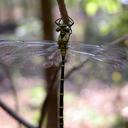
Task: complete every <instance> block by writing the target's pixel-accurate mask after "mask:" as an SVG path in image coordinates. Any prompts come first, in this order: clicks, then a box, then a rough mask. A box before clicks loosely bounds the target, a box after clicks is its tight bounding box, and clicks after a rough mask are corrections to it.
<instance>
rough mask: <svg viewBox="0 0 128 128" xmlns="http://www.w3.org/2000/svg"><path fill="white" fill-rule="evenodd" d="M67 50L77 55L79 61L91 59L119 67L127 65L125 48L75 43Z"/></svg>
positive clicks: (127, 58)
mask: <svg viewBox="0 0 128 128" xmlns="http://www.w3.org/2000/svg"><path fill="white" fill-rule="evenodd" d="M69 49H70V51H71V52H72V53H77V54H78V55H79V58H80V59H81V60H85V59H91V60H93V61H102V62H105V63H108V64H112V65H113V66H114V65H116V66H121V67H123V66H125V65H127V63H128V55H127V53H128V52H127V48H124V47H119V46H116V45H108V46H107V45H106V46H99V45H90V44H82V43H79V42H75V43H72V44H70V45H69Z"/></svg>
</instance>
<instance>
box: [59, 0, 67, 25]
mask: <svg viewBox="0 0 128 128" xmlns="http://www.w3.org/2000/svg"><path fill="white" fill-rule="evenodd" d="M57 2H58V5H59V10H60V14H61V16H62V18H63V22H64V23H65V24H68V22H69V19H68V12H67V10H66V6H65V3H64V0H57Z"/></svg>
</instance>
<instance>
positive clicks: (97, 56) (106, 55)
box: [0, 17, 128, 128]
mask: <svg viewBox="0 0 128 128" xmlns="http://www.w3.org/2000/svg"><path fill="white" fill-rule="evenodd" d="M55 23H56V24H57V29H56V31H57V32H59V37H58V41H57V42H55V41H48V40H43V41H31V40H30V41H22V40H0V63H3V62H6V63H10V62H14V61H15V60H16V59H18V58H20V59H21V61H23V60H27V59H28V58H30V57H32V56H35V55H36V56H42V57H45V58H48V60H50V62H52V61H56V60H57V59H56V58H59V59H58V62H56V63H60V66H61V75H60V86H59V104H58V108H59V115H58V117H59V128H63V127H64V119H63V110H64V101H63V97H64V71H65V62H66V61H65V60H66V56H67V54H68V53H71V54H75V55H78V56H79V57H80V56H82V57H83V58H85V59H86V58H88V59H90V60H91V61H100V62H104V63H108V64H111V65H117V66H124V65H127V62H128V57H127V53H126V52H125V51H126V50H127V49H126V48H121V47H118V46H115V45H111V44H110V45H91V44H85V43H80V42H75V41H72V42H70V41H69V38H70V35H71V34H72V29H71V27H72V25H73V24H74V22H73V20H72V19H71V18H70V17H69V24H65V23H64V22H63V20H62V18H60V19H57V20H56V21H55ZM55 57H56V58H55Z"/></svg>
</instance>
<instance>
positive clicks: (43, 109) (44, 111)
mask: <svg viewBox="0 0 128 128" xmlns="http://www.w3.org/2000/svg"><path fill="white" fill-rule="evenodd" d="M59 70H60V66H59V67H58V70H57V71H56V73H55V75H54V77H53V79H52V80H51V83H50V87H49V89H48V92H47V96H46V98H45V101H44V103H43V104H42V106H41V112H40V113H41V116H40V118H39V126H38V128H41V127H42V124H43V122H44V117H45V115H46V111H47V105H48V101H49V97H50V94H51V91H52V90H53V88H54V86H55V82H56V79H57V74H58V72H59Z"/></svg>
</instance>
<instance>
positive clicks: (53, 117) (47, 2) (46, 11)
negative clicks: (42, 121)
mask: <svg viewBox="0 0 128 128" xmlns="http://www.w3.org/2000/svg"><path fill="white" fill-rule="evenodd" d="M41 6H42V23H43V32H44V34H43V39H45V40H53V38H54V36H53V35H54V34H53V21H52V3H51V0H41ZM57 69H58V67H55V66H54V67H50V68H48V69H46V70H45V74H46V82H47V85H48V86H47V89H49V86H50V84H51V79H52V78H53V76H54V75H55V72H56V70H57ZM56 87H58V86H56ZM50 91H51V90H50ZM57 108H58V89H57V88H54V90H52V91H51V92H50V97H49V100H48V106H47V116H48V121H47V124H46V125H47V128H57V127H58V111H57Z"/></svg>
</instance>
